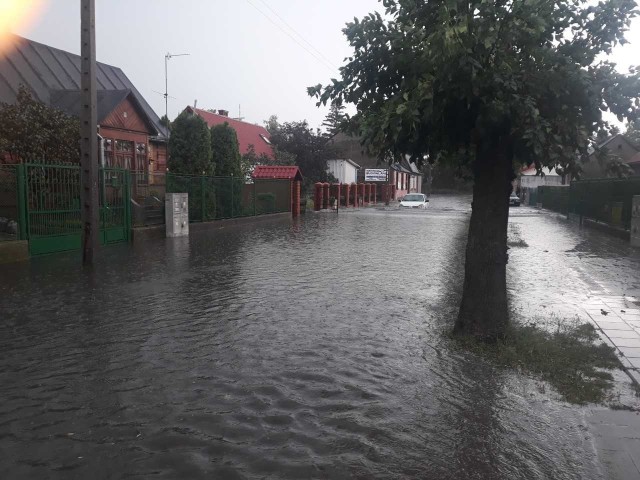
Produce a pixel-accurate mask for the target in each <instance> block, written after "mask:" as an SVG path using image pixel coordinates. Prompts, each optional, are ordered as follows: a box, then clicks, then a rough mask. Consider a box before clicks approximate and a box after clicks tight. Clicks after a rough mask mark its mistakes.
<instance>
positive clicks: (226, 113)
mask: <svg viewBox="0 0 640 480" xmlns="http://www.w3.org/2000/svg"><path fill="white" fill-rule="evenodd" d="M218 115H221V116H223V117H228V116H229V110H218Z"/></svg>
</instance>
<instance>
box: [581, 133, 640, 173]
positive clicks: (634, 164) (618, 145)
mask: <svg viewBox="0 0 640 480" xmlns="http://www.w3.org/2000/svg"><path fill="white" fill-rule="evenodd" d="M596 149H597V150H606V152H607V153H609V154H611V155H617V156H618V157H620V159H621V160H622V161H623V162H624V163H626V164H627V165H629V166H630V167H631V168H632V169H633V170H634V171H635V173H636V175H640V157H638V154H639V153H640V147H638V146H637V145H634V144H633V143H631V142H630V141H629V140H628V139H627V137H625V136H624V135H623V134H621V133H618V134H616V135H613V136H612V137H610V138H608V139H607V140H605V141H604V142H602V143H600V144H598V145H597V147H596ZM596 149H594V148H591V149H590V150H589V161H588V162H584V163H582V175H581V177H580V178H584V179H588V178H602V177H606V166H605V165H601V164H600V162H599V161H598V158H597V152H596Z"/></svg>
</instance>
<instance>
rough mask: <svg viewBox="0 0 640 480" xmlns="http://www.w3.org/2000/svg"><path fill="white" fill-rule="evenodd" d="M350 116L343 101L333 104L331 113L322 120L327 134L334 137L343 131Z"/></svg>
mask: <svg viewBox="0 0 640 480" xmlns="http://www.w3.org/2000/svg"><path fill="white" fill-rule="evenodd" d="M347 119H348V117H347V115H346V114H345V113H344V105H342V104H341V103H333V104H331V108H330V109H329V113H328V114H327V116H326V117H325V119H324V122H322V126H323V127H325V129H326V135H327V136H328V137H333V136H334V135H335V134H336V133H338V132H341V131H342V130H343V129H344V128H345V126H346V121H347Z"/></svg>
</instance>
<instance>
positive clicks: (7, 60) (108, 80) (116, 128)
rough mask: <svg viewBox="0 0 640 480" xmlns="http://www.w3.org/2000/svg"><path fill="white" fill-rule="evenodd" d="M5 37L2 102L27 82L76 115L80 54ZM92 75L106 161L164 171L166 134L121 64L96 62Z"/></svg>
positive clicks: (0, 61) (43, 98)
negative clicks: (103, 138) (95, 86)
mask: <svg viewBox="0 0 640 480" xmlns="http://www.w3.org/2000/svg"><path fill="white" fill-rule="evenodd" d="M6 39H7V43H8V45H6V46H5V48H3V50H1V51H0V102H3V103H13V102H15V100H16V98H17V94H18V91H19V89H20V87H21V86H25V87H26V88H27V89H28V90H29V91H30V92H31V94H32V96H33V97H34V98H35V99H37V100H38V101H40V102H42V103H44V104H45V105H49V106H51V107H54V108H57V109H59V110H62V111H64V112H65V113H67V114H69V115H78V114H79V111H80V110H79V109H80V60H81V59H80V56H79V55H75V54H73V53H69V52H65V51H64V50H60V49H57V48H54V47H50V46H48V45H44V44H42V43H38V42H34V41H32V40H29V39H26V38H23V37H20V36H18V35H9V36H7V37H6ZM96 77H97V82H98V88H97V90H98V119H99V120H98V127H99V133H100V134H101V135H102V136H103V137H105V139H106V142H105V145H106V147H105V148H106V155H107V164H108V165H109V163H111V165H110V166H116V167H124V168H129V169H132V170H142V171H145V172H152V171H165V170H166V162H167V141H168V136H169V134H168V131H167V129H166V128H165V127H164V126H163V125H162V124H161V123H160V118H159V117H158V115H157V114H156V113H155V112H154V111H153V109H152V108H151V106H150V105H149V104H148V103H147V101H146V100H145V98H144V97H143V96H142V95H141V94H140V92H139V91H138V90H137V89H136V87H135V86H134V85H133V83H132V82H131V80H129V78H128V77H127V76H126V75H125V74H124V72H123V71H122V70H121V69H120V68H118V67H114V66H112V65H107V64H105V63H100V62H98V63H97V68H96ZM116 148H117V149H118V150H117V151H116ZM110 154H111V155H110Z"/></svg>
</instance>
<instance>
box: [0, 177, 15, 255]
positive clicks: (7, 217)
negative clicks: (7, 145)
mask: <svg viewBox="0 0 640 480" xmlns="http://www.w3.org/2000/svg"><path fill="white" fill-rule="evenodd" d="M17 226H18V180H17V170H16V167H15V165H0V242H2V241H8V240H16V239H17V238H18V229H17Z"/></svg>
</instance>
